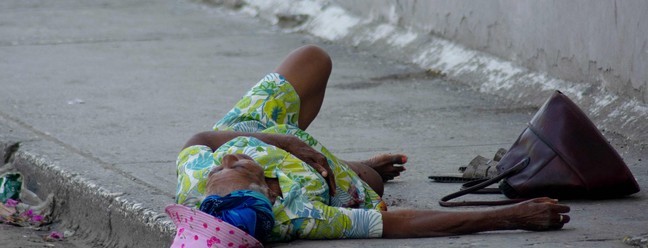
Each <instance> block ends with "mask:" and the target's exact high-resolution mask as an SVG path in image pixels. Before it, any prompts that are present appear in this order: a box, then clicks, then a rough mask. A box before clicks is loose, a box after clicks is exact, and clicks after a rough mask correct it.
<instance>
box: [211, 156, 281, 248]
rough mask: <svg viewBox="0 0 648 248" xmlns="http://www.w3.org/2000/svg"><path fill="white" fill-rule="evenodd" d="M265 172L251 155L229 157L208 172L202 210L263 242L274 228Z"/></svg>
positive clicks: (225, 157)
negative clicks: (205, 195)
mask: <svg viewBox="0 0 648 248" xmlns="http://www.w3.org/2000/svg"><path fill="white" fill-rule="evenodd" d="M268 190H269V189H268V184H267V183H266V182H265V177H264V175H263V169H262V168H261V166H260V165H259V164H258V163H257V162H256V161H254V160H253V159H252V158H251V157H250V156H247V155H245V154H228V155H225V156H223V160H222V162H221V166H218V167H216V168H214V169H213V170H212V171H211V172H210V173H209V178H208V181H207V190H206V193H207V197H206V198H205V200H203V202H202V203H201V205H200V210H201V211H203V212H205V213H208V214H210V215H212V216H215V217H217V218H219V219H221V220H223V221H225V222H227V223H229V224H231V225H233V226H235V227H237V228H239V229H241V230H243V231H245V232H247V233H248V234H250V235H252V236H254V237H255V238H257V239H259V240H261V241H263V240H265V239H267V238H268V235H269V234H270V231H271V230H272V227H273V226H274V215H273V214H272V203H271V202H270V199H269V195H268Z"/></svg>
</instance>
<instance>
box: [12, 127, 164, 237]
mask: <svg viewBox="0 0 648 248" xmlns="http://www.w3.org/2000/svg"><path fill="white" fill-rule="evenodd" d="M26 143H27V145H25V146H22V145H21V146H20V147H19V146H18V144H19V142H16V141H14V140H2V139H0V148H3V149H2V154H0V155H3V157H6V158H7V162H8V163H11V164H12V165H13V166H14V167H15V168H16V169H17V170H18V171H20V172H21V173H22V174H23V175H25V185H26V187H27V188H29V189H31V190H32V191H34V192H35V193H36V194H37V195H39V196H40V197H43V196H45V195H47V194H49V193H53V194H54V195H55V208H54V213H53V216H54V219H55V220H56V222H60V223H61V224H62V225H63V227H65V228H68V229H73V230H74V231H75V233H76V234H75V235H80V236H83V237H84V238H85V239H87V241H88V242H90V243H93V244H95V245H100V246H103V247H165V246H169V244H170V242H171V237H172V236H173V233H174V232H175V226H174V225H173V223H172V222H171V221H170V220H169V219H168V218H166V215H164V213H161V212H160V211H155V210H152V209H149V208H146V207H144V206H143V204H141V203H139V202H137V201H136V200H134V199H132V197H129V196H128V193H124V192H114V191H113V190H111V189H108V188H105V187H101V186H99V184H97V183H95V182H93V180H92V179H89V178H86V177H85V176H84V175H82V173H75V172H70V171H68V170H66V169H65V168H63V167H62V166H60V162H57V161H53V160H52V159H49V158H46V157H45V156H42V155H39V154H37V153H36V152H35V151H36V150H38V149H33V148H34V147H35V146H32V145H29V143H30V142H26ZM39 153H42V152H40V150H39ZM68 155H70V154H68ZM113 178H114V179H115V181H120V182H115V183H119V184H120V185H122V186H126V187H132V189H134V190H137V189H138V188H141V187H140V186H139V185H137V184H135V183H132V182H130V183H129V182H128V180H123V178H120V177H117V176H115V177H113ZM104 185H105V184H104Z"/></svg>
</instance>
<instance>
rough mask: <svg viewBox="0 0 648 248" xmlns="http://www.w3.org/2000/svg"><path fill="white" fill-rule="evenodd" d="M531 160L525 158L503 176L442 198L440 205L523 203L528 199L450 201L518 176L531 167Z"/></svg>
mask: <svg viewBox="0 0 648 248" xmlns="http://www.w3.org/2000/svg"><path fill="white" fill-rule="evenodd" d="M529 160H530V159H529V158H528V157H527V158H525V159H523V160H522V161H520V162H518V163H517V164H516V165H515V166H513V167H511V168H510V169H508V170H506V171H504V172H503V173H502V174H500V175H498V176H496V177H493V178H491V179H488V180H485V181H482V182H480V183H477V184H476V185H474V186H471V187H468V188H466V189H462V190H459V191H457V192H455V193H452V194H449V195H446V196H444V197H443V198H441V200H439V205H441V206H443V207H461V206H499V205H507V204H513V203H518V202H522V201H524V200H526V199H511V200H501V201H462V202H450V200H452V199H455V198H458V197H460V196H463V195H467V194H470V193H473V192H476V191H478V190H480V189H483V188H486V187H488V186H490V185H492V184H494V183H497V182H499V181H500V180H502V179H503V178H505V177H508V176H512V175H514V174H517V173H518V172H520V171H521V170H522V169H524V168H526V167H527V165H529Z"/></svg>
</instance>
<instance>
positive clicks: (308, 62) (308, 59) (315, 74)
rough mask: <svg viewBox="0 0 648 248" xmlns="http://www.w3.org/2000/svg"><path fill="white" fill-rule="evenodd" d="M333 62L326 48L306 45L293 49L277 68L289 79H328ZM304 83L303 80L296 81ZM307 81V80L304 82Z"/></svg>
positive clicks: (277, 70)
mask: <svg viewBox="0 0 648 248" xmlns="http://www.w3.org/2000/svg"><path fill="white" fill-rule="evenodd" d="M332 67H333V62H332V61H331V57H330V56H329V55H328V53H326V51H324V49H322V48H320V47H318V46H316V45H306V46H302V47H300V48H297V49H295V50H293V51H292V52H291V53H290V54H288V56H287V57H286V58H285V59H284V60H283V61H282V62H281V64H280V65H279V66H278V67H277V69H276V70H275V71H276V72H278V73H280V74H282V75H284V76H285V77H287V78H288V79H289V80H290V79H291V78H294V79H296V80H292V81H297V80H307V82H308V81H313V80H318V79H319V80H328V76H329V74H330V73H331V69H332ZM294 83H302V82H294ZM304 83H306V82H304Z"/></svg>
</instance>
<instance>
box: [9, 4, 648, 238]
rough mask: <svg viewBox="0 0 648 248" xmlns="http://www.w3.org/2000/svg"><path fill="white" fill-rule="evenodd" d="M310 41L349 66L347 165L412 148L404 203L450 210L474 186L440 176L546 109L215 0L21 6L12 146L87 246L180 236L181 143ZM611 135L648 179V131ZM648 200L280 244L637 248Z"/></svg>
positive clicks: (337, 70) (344, 106)
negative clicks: (172, 207)
mask: <svg viewBox="0 0 648 248" xmlns="http://www.w3.org/2000/svg"><path fill="white" fill-rule="evenodd" d="M311 43H314V44H318V45H320V46H322V47H323V48H324V49H326V50H327V51H328V52H329V53H330V54H331V56H332V58H333V60H334V69H333V75H332V76H331V80H330V83H329V89H328V91H327V96H326V99H325V102H324V105H323V107H322V111H321V112H320V115H319V117H318V119H316V120H315V122H314V123H313V124H312V125H311V127H310V128H309V131H310V132H311V133H312V134H313V135H314V136H315V137H318V138H319V139H320V141H321V142H323V143H324V144H325V145H326V146H327V147H329V148H330V149H331V150H332V151H333V152H335V153H337V154H338V155H339V156H340V157H343V158H345V159H363V158H367V157H369V156H371V155H374V154H376V153H383V152H404V153H406V154H408V155H409V157H410V160H409V162H408V164H407V166H406V168H407V172H406V174H405V175H403V176H401V177H400V178H398V179H397V180H395V181H394V182H392V183H390V184H388V185H387V187H386V191H385V200H386V201H387V203H388V204H389V205H391V206H392V208H405V207H416V208H434V209H441V208H440V207H438V205H437V204H436V201H437V200H438V199H439V198H441V197H442V196H443V195H445V194H447V193H450V192H452V191H455V190H457V189H458V187H459V186H458V185H455V184H437V183H432V182H430V181H429V180H428V179H427V176H428V175H431V174H439V173H445V172H454V171H455V170H456V168H457V167H459V166H461V165H464V164H467V163H468V162H469V161H470V160H471V159H472V158H473V157H474V156H476V155H484V156H490V154H493V153H494V152H495V151H496V150H497V148H499V147H505V148H508V146H510V144H512V142H513V141H514V140H515V138H516V137H517V135H518V134H519V132H521V130H522V129H523V128H524V125H525V123H526V122H527V121H528V120H529V119H530V117H531V115H532V114H533V113H535V111H536V109H537V106H526V105H522V106H521V105H520V104H516V103H515V102H511V101H509V100H505V99H501V98H498V97H495V96H491V95H484V94H480V93H477V92H474V91H471V90H469V87H467V86H466V85H463V84H462V83H461V82H458V81H453V80H446V79H444V78H443V77H441V76H440V75H439V74H438V73H432V72H429V71H426V70H423V69H420V68H418V67H415V66H412V65H407V64H401V63H398V62H394V61H393V60H388V59H385V58H383V57H381V56H380V51H376V50H371V49H362V48H352V47H349V46H345V45H342V44H338V43H331V42H326V41H323V40H320V39H318V38H313V37H311V36H308V35H305V34H295V33H287V32H284V31H282V30H280V29H278V28H277V27H273V26H270V25H269V24H267V23H264V22H262V21H259V20H257V19H255V18H251V17H249V16H247V15H241V14H238V13H235V12H231V11H229V10H224V9H219V8H215V7H212V6H209V5H205V4H198V3H194V2H190V1H180V0H163V1H152V0H144V1H126V0H120V1H92V2H88V1H79V0H62V1H56V2H52V1H36V0H34V1H17V0H16V1H14V0H10V1H3V2H2V3H0V148H3V149H2V150H3V151H4V152H3V155H4V154H5V153H6V154H7V155H8V156H7V157H8V158H9V159H8V160H7V161H8V162H11V163H12V164H13V165H14V166H16V167H17V168H18V169H19V170H21V171H22V172H23V173H25V175H26V177H27V180H28V182H27V184H26V185H27V187H29V188H30V189H32V190H33V191H35V192H37V193H38V194H40V195H41V196H44V195H47V194H48V193H54V194H55V195H56V200H57V201H56V202H57V204H56V209H55V215H56V217H57V221H58V225H60V226H61V227H64V228H68V229H72V230H75V231H76V233H78V234H77V235H78V237H80V238H82V239H84V240H87V241H88V242H89V243H87V244H88V246H106V247H163V246H168V244H169V242H170V240H171V235H172V233H173V232H174V230H173V225H172V224H171V222H170V221H169V220H168V218H166V216H165V215H164V214H163V213H164V211H163V209H164V206H166V205H167V204H170V203H172V202H173V196H174V191H175V171H174V162H175V156H176V155H177V153H178V151H179V148H180V147H181V145H182V144H183V143H184V142H185V140H186V139H187V138H188V137H190V136H191V135H192V134H194V133H196V132H199V131H204V130H208V129H209V128H210V127H211V125H212V124H213V122H215V121H216V120H217V119H218V118H220V117H221V116H222V115H223V114H224V113H226V112H227V111H228V110H229V109H230V107H231V106H232V105H233V104H234V103H235V102H236V101H237V100H238V98H239V97H240V96H241V95H242V94H243V93H244V92H245V91H246V90H247V89H248V88H249V87H250V86H251V85H252V84H253V83H255V82H257V81H258V80H259V79H260V78H261V77H263V76H264V74H265V73H267V72H269V71H271V70H272V69H274V67H275V66H276V65H277V63H278V62H279V61H280V60H281V59H282V58H283V56H285V54H287V53H288V52H289V51H290V50H292V49H294V48H296V47H298V46H301V45H303V44H311ZM545 97H548V95H547V96H545ZM612 131H613V130H612ZM606 134H607V135H608V137H609V138H610V139H611V141H612V144H613V145H614V146H615V147H617V149H618V150H619V152H620V153H621V154H622V156H623V157H624V159H625V160H626V162H627V163H628V166H629V167H630V169H631V170H632V171H633V173H634V174H635V176H636V177H637V179H638V181H639V183H640V185H641V186H642V188H646V186H648V183H647V182H646V181H647V178H648V169H647V167H646V159H648V158H646V156H645V154H646V150H645V149H648V147H644V146H641V145H637V144H645V141H635V140H629V139H626V138H623V137H619V136H615V135H614V134H613V133H606ZM14 144H19V148H18V149H17V150H15V151H13V150H12V149H4V148H9V147H12V145H14ZM3 157H4V156H3ZM490 197H493V196H490ZM495 198H497V196H495ZM645 198H646V197H645V193H643V192H640V193H638V194H636V195H634V196H633V197H629V198H627V199H621V200H609V201H569V202H567V203H568V204H570V205H571V206H572V213H571V215H572V222H571V223H570V224H568V225H567V226H566V227H565V230H563V231H559V232H542V233H530V232H495V233H484V234H479V235H467V236H461V237H445V238H430V239H407V240H335V241H295V242H291V243H288V244H273V245H271V246H277V247H282V246H306V245H308V246H312V247H331V246H332V247H351V246H353V247H356V246H372V247H395V246H399V247H428V246H442V247H448V246H450V247H472V246H480V247H502V246H511V247H517V246H527V245H533V246H540V247H549V246H554V247H555V246H559V247H580V246H590V247H623V246H625V245H623V244H622V243H621V239H622V238H623V237H624V236H625V235H638V234H643V233H646V232H648V217H647V216H646V214H645V211H644V209H645V208H646V207H648V201H647V200H646V199H645ZM453 211H454V210H453ZM0 235H5V234H4V232H3V233H2V234H0Z"/></svg>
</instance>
